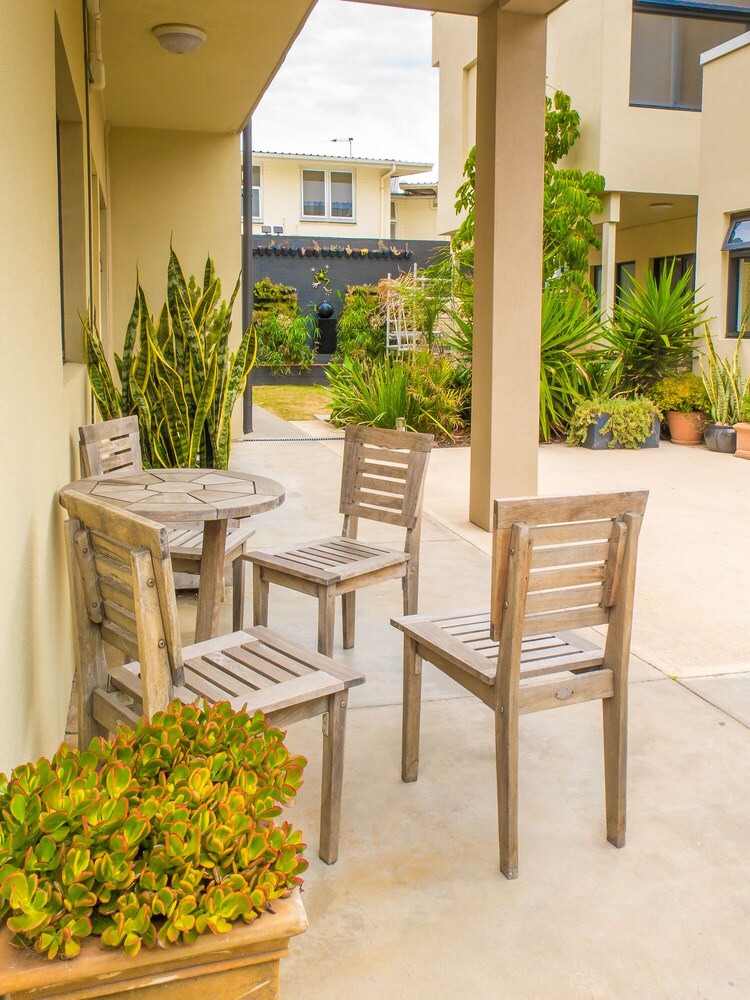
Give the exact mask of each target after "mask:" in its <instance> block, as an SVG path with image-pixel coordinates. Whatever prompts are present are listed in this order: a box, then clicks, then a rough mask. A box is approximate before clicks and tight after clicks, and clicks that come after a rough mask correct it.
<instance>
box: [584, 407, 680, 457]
mask: <svg viewBox="0 0 750 1000" xmlns="http://www.w3.org/2000/svg"><path fill="white" fill-rule="evenodd" d="M660 419H661V414H660V413H659V408H658V407H657V406H656V404H655V403H654V402H653V401H652V400H650V399H648V398H647V397H646V396H636V397H634V398H633V399H624V398H619V397H618V398H612V397H605V396H596V397H594V398H593V399H586V400H582V401H581V402H580V403H579V404H578V405H577V406H576V408H575V410H574V411H573V416H572V418H571V421H570V426H569V428H568V444H570V445H575V444H580V445H583V447H584V448H593V449H595V450H598V449H601V448H658V447H659V421H660Z"/></svg>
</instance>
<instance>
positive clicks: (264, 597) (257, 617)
mask: <svg viewBox="0 0 750 1000" xmlns="http://www.w3.org/2000/svg"><path fill="white" fill-rule="evenodd" d="M268 587H269V584H268V582H267V581H266V580H264V579H263V569H262V567H260V566H258V565H256V564H253V625H268Z"/></svg>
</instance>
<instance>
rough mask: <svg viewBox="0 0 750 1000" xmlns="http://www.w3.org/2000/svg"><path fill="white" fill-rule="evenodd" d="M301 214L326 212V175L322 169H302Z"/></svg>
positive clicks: (318, 214)
mask: <svg viewBox="0 0 750 1000" xmlns="http://www.w3.org/2000/svg"><path fill="white" fill-rule="evenodd" d="M302 214H303V215H314V216H319V217H324V216H325V214H326V175H325V172H324V171H323V170H303V171H302Z"/></svg>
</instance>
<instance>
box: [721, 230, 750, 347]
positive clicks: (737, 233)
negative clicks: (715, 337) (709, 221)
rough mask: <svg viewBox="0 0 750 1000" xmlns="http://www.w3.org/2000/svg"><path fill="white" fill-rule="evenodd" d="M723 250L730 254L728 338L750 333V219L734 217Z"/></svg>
mask: <svg viewBox="0 0 750 1000" xmlns="http://www.w3.org/2000/svg"><path fill="white" fill-rule="evenodd" d="M721 249H722V250H728V251H729V296H728V301H727V336H728V337H736V336H737V335H738V334H739V333H740V331H742V330H748V329H750V215H745V216H739V217H738V216H735V217H734V218H733V219H732V221H731V222H730V224H729V230H728V232H727V235H726V238H725V240H724V243H723V244H722V247H721Z"/></svg>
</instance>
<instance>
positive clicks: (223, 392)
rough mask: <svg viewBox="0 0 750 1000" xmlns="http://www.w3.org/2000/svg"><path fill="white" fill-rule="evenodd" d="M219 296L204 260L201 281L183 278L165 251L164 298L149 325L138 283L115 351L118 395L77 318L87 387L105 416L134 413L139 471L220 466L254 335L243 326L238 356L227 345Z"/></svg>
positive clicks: (99, 349) (100, 353)
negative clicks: (120, 349) (121, 343)
mask: <svg viewBox="0 0 750 1000" xmlns="http://www.w3.org/2000/svg"><path fill="white" fill-rule="evenodd" d="M239 286H240V279H239V278H238V279H237V283H236V284H235V286H234V291H233V292H232V296H231V298H230V299H229V302H228V303H227V302H223V301H221V282H220V281H219V279H218V278H217V277H216V272H215V270H214V263H213V261H212V260H211V258H210V257H209V258H208V259H207V260H206V267H205V271H204V275H203V285H202V286H200V285H198V284H197V282H196V281H195V278H192V277H191V278H190V280H189V281H186V280H185V275H184V274H183V271H182V267H181V266H180V262H179V260H178V259H177V255H176V254H175V252H174V250H173V249H172V248H171V247H170V248H169V266H168V268H167V301H166V303H165V304H164V306H162V310H161V313H160V314H159V321H158V323H157V324H156V326H154V322H153V318H152V316H151V314H150V312H149V309H148V305H147V303H146V296H145V294H144V292H143V288H142V287H141V282H140V279H139V278H138V277H136V290H135V301H134V303H133V311H132V313H131V316H130V320H129V322H128V328H127V331H126V333H125V342H124V347H123V352H122V357H119V356H118V355H115V364H116V366H117V372H118V374H119V378H120V385H121V388H120V390H119V392H118V391H117V389H116V388H115V385H114V380H113V378H112V372H111V370H110V368H109V364H108V363H107V359H106V357H105V354H104V348H103V346H102V342H101V338H100V336H99V331H98V330H97V329H96V326H95V325H94V324H90V323H89V320H88V317H85V318H82V322H83V333H84V343H85V348H86V366H87V369H88V375H89V381H90V383H91V391H92V392H93V394H94V398H95V399H96V403H97V408H98V410H99V413H100V414H101V416H102V418H103V419H104V420H113V419H115V418H116V417H124V416H129V415H130V414H136V415H137V416H138V428H139V432H140V439H141V452H142V455H143V464H144V466H145V467H146V468H159V467H161V468H174V467H177V468H215V469H226V468H227V466H228V464H229V452H230V449H231V446H232V435H231V418H232V409H233V408H234V404H235V402H236V400H237V397H238V396H239V394H240V393H241V392H242V391H243V390H244V388H245V383H246V381H247V375H248V372H249V371H250V369H251V368H252V366H253V364H254V363H255V343H254V334H253V331H252V328H251V327H248V328H247V330H246V331H245V333H244V334H243V337H242V340H241V341H240V345H239V347H238V349H237V353H236V354H233V353H231V352H230V350H229V335H230V333H231V330H232V307H233V306H234V300H235V298H236V296H237V292H238V290H239Z"/></svg>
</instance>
